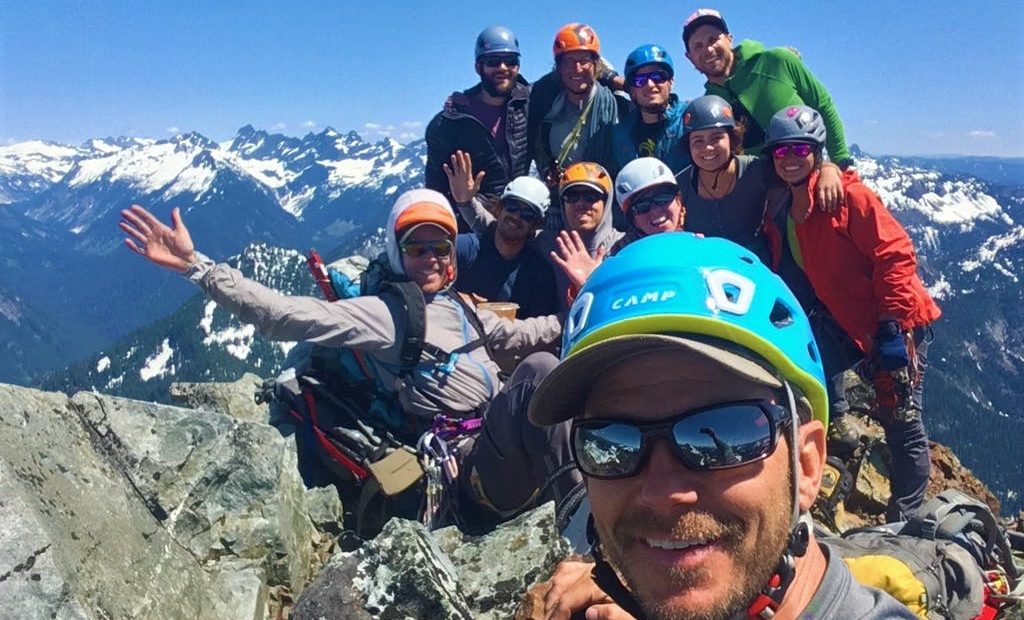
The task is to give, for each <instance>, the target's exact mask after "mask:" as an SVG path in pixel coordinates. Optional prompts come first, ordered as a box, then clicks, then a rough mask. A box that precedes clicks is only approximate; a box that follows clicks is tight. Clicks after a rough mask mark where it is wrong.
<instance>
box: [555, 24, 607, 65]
mask: <svg viewBox="0 0 1024 620" xmlns="http://www.w3.org/2000/svg"><path fill="white" fill-rule="evenodd" d="M577 50H582V51H585V52H593V53H594V54H597V55H598V56H600V55H601V40H600V39H598V38H597V33H596V32H594V29H593V28H591V27H590V26H588V25H586V24H581V23H579V22H573V23H571V24H566V25H564V26H562V27H561V28H560V29H559V30H558V33H557V34H556V35H555V45H554V52H555V60H558V57H559V56H561V55H562V54H564V53H566V52H574V51H577Z"/></svg>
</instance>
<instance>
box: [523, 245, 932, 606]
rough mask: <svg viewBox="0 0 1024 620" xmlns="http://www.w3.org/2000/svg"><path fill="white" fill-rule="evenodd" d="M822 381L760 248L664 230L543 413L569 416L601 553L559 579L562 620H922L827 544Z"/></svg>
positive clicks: (589, 310) (587, 295) (593, 317)
mask: <svg viewBox="0 0 1024 620" xmlns="http://www.w3.org/2000/svg"><path fill="white" fill-rule="evenodd" d="M824 381H825V377H824V372H823V370H822V367H821V363H820V361H819V355H818V351H817V347H816V345H815V342H814V338H813V336H812V333H811V328H810V325H809V323H808V320H807V317H806V315H804V314H803V312H802V311H801V309H800V304H799V303H798V302H797V300H796V298H795V297H794V296H793V293H792V292H790V291H789V289H788V288H786V287H785V285H784V284H782V282H781V280H779V279H778V278H777V277H776V276H775V275H774V274H772V273H771V271H770V270H769V269H768V268H767V267H765V266H764V265H763V264H762V263H761V261H759V260H757V258H756V257H755V256H754V255H753V254H752V253H750V252H749V251H748V250H745V249H743V248H742V247H740V246H738V245H736V244H734V243H732V242H730V241H727V240H725V239H717V238H710V237H708V238H704V237H698V236H696V235H692V234H689V233H681V232H680V233H665V234H658V235H651V236H648V237H645V238H643V239H641V240H639V241H637V242H635V243H632V244H630V245H629V246H627V247H626V248H624V249H623V250H622V252H620V253H619V254H618V255H616V257H615V258H613V259H611V260H609V261H606V262H605V263H603V264H602V265H601V267H599V268H598V269H597V270H596V271H595V272H594V273H593V275H592V276H591V277H590V279H589V280H588V281H587V283H586V285H585V286H584V287H583V289H582V290H581V291H580V294H579V296H578V297H577V298H576V301H575V303H574V304H573V307H572V308H571V309H570V311H569V316H568V318H567V319H566V324H565V331H564V333H563V336H562V360H561V361H560V362H559V364H558V366H556V367H555V369H554V370H552V371H551V372H550V373H549V374H548V375H547V376H546V378H545V379H544V381H542V382H541V384H540V386H538V388H537V391H536V392H535V393H534V396H533V399H532V400H531V402H530V408H529V414H528V415H529V418H530V420H531V421H532V422H533V423H534V424H538V425H556V424H560V423H563V422H565V421H568V420H571V425H572V426H571V430H570V448H571V451H572V454H573V459H574V460H575V462H576V465H577V467H578V468H579V470H580V472H581V473H582V474H583V477H584V481H585V483H586V486H587V495H588V497H589V499H590V506H591V514H592V517H591V518H592V522H591V526H592V527H591V528H589V529H590V530H591V533H592V536H593V541H594V549H593V550H594V556H595V558H596V563H595V564H587V563H583V562H568V563H563V564H562V565H561V566H560V567H559V569H558V570H557V571H556V573H555V576H554V578H553V584H552V587H551V589H550V591H549V592H548V593H547V595H546V596H545V607H546V613H547V616H546V617H547V618H548V619H549V620H551V619H561V620H566V619H568V618H569V617H570V615H571V614H573V613H576V612H579V611H582V610H586V617H587V618H590V619H594V618H628V617H636V618H657V619H679V618H697V619H703V620H726V619H729V618H761V619H768V618H775V619H776V620H781V619H795V618H815V619H816V620H821V619H839V618H869V619H874V618H878V619H882V618H885V619H889V618H913V617H914V616H913V615H912V614H911V613H910V611H909V610H908V609H907V608H905V607H903V606H902V605H900V604H899V603H897V602H896V601H895V600H894V599H892V598H891V597H889V595H888V594H885V593H884V592H881V591H879V590H876V589H873V588H869V587H866V586H862V585H860V584H858V583H857V582H855V581H854V579H853V577H852V575H851V574H850V572H849V570H848V569H847V568H846V565H845V564H844V563H843V562H842V560H841V559H840V558H839V556H838V554H836V553H832V552H831V551H830V550H829V548H828V547H827V546H825V545H823V544H821V543H819V542H818V541H817V540H816V539H815V537H814V534H813V532H812V529H811V526H812V523H811V520H810V517H809V510H810V508H811V505H812V504H813V503H814V500H815V497H816V496H817V492H818V487H819V486H820V483H821V477H822V470H823V464H824V462H825V427H826V425H827V423H828V397H827V395H826V390H825V385H824ZM620 577H621V580H620Z"/></svg>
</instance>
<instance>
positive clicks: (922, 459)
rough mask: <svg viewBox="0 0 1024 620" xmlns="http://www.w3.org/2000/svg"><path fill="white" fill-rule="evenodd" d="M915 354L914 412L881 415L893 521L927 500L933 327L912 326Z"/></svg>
mask: <svg viewBox="0 0 1024 620" xmlns="http://www.w3.org/2000/svg"><path fill="white" fill-rule="evenodd" d="M913 337H914V347H915V348H916V351H915V354H916V357H917V365H918V372H919V373H920V380H919V381H918V382H917V385H915V386H914V391H913V393H912V394H911V402H912V403H913V407H914V414H913V415H911V416H908V418H907V419H905V420H897V419H894V416H892V415H889V416H886V415H884V412H882V413H883V415H881V416H879V417H880V419H879V422H880V423H881V425H882V428H883V429H884V430H885V442H886V443H887V444H889V451H890V452H891V454H892V466H891V468H890V472H889V487H890V490H891V495H890V497H889V506H888V508H887V509H886V511H885V518H886V521H888V522H890V523H893V522H895V521H902V520H905V519H908V518H909V517H910V516H912V515H913V514H914V513H915V512H917V509H918V508H920V507H921V503H922V502H923V501H924V492H925V489H927V488H928V476H929V474H930V473H931V467H932V463H931V456H930V454H929V452H928V434H927V432H925V430H924V421H923V420H922V414H923V413H924V408H923V400H924V375H925V370H926V367H927V366H928V345H929V344H930V343H931V341H932V338H933V336H932V330H931V327H928V326H924V327H915V328H914V330H913Z"/></svg>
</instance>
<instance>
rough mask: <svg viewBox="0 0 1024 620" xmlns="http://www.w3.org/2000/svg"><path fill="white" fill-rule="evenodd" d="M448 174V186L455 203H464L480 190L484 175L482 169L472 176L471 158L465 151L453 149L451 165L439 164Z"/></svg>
mask: <svg viewBox="0 0 1024 620" xmlns="http://www.w3.org/2000/svg"><path fill="white" fill-rule="evenodd" d="M441 167H442V168H444V173H445V175H447V176H448V188H449V189H450V190H451V192H452V198H454V199H455V202H456V203H459V204H465V203H467V202H469V201H470V200H472V199H473V196H476V194H477V192H479V191H480V185H481V184H482V183H483V180H484V176H485V175H486V174H487V173H486V172H484V171H483V170H481V171H480V172H478V173H477V174H476V176H473V158H472V157H471V156H470V154H469V153H466V152H465V151H455V152H454V153H452V156H451V165H450V166H449V165H448V164H441Z"/></svg>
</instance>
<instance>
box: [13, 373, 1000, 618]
mask: <svg viewBox="0 0 1024 620" xmlns="http://www.w3.org/2000/svg"><path fill="white" fill-rule="evenodd" d="M260 384H261V381H260V380H259V378H258V377H256V376H255V375H246V376H244V377H243V378H242V379H240V380H238V381H235V382H232V383H217V384H203V383H190V384H182V383H178V384H173V385H172V386H171V388H170V392H171V398H172V399H173V400H174V402H176V403H178V404H181V405H185V406H171V405H161V404H155V403H146V402H141V401H137V400H131V399H127V398H120V397H112V396H107V395H103V394H99V393H95V392H79V393H77V394H75V395H74V396H71V397H68V396H66V395H64V394H61V393H52V392H42V391H38V390H34V389H28V388H22V387H15V386H11V385H5V384H0V610H2V613H0V616H2V617H4V618H19V619H35V618H62V619H64V618H67V619H83V620H93V619H95V620H99V619H104V620H106V619H122V618H153V619H160V620H164V619H171V620H173V619H178V618H181V619H185V618H188V619H217V620H225V619H228V620H233V619H238V620H243V619H244V620H263V619H268V620H270V619H272V620H279V619H283V618H289V617H291V618H295V619H297V620H333V619H339V620H340V619H342V618H354V619H360V618H395V619H402V618H431V619H433V618H450V619H458V620H462V619H470V618H485V619H488V620H492V619H493V620H497V619H499V618H512V617H516V618H542V617H543V609H542V603H541V600H542V597H543V592H544V584H543V582H544V581H545V580H546V579H547V578H548V576H549V575H550V574H551V572H552V570H553V569H554V567H555V565H556V564H557V563H558V561H559V560H561V559H562V558H565V557H567V556H568V555H569V553H570V545H569V542H568V541H567V540H566V539H565V538H563V536H562V535H561V534H560V533H559V532H558V530H557V528H556V518H555V511H554V507H553V505H550V504H549V505H547V506H542V507H540V508H538V509H536V510H534V511H532V512H529V513H526V514H524V515H521V516H520V517H519V518H517V519H515V520H513V521H511V522H509V523H507V524H504V525H502V526H500V527H498V528H497V529H496V530H494V531H493V532H490V533H488V534H486V535H482V536H470V535H466V534H463V533H462V532H460V531H459V530H458V529H456V528H454V527H449V528H445V529H440V530H437V531H434V532H429V531H427V530H426V529H425V528H424V527H423V526H422V525H421V524H419V523H418V522H415V521H407V520H400V519H392V520H391V521H389V522H388V523H387V525H386V526H385V527H384V530H383V531H382V532H381V533H380V534H379V535H378V536H376V537H375V538H374V539H372V540H368V541H362V540H359V539H357V538H355V537H354V535H353V534H352V533H351V532H347V531H346V530H345V527H344V524H345V522H346V518H345V517H346V515H345V512H344V510H343V506H342V503H341V501H340V500H339V495H338V493H337V491H336V489H335V488H334V487H327V488H318V489H306V488H305V487H304V486H303V483H302V480H301V478H300V477H299V475H298V470H297V464H296V463H297V456H296V452H295V443H294V441H293V439H292V437H285V436H282V434H281V432H280V431H279V430H278V428H275V427H273V426H270V425H269V424H268V423H267V422H268V421H269V415H270V413H269V412H268V410H267V407H266V405H257V404H256V403H255V402H254V400H253V394H254V392H255V391H256V390H257V389H258V388H259V386H260ZM863 438H864V440H865V442H866V443H865V446H867V449H866V450H864V451H863V458H861V459H860V461H859V465H858V466H857V467H856V469H855V471H854V472H853V473H854V477H855V482H854V488H853V490H852V491H851V493H850V496H849V499H848V501H847V502H846V504H847V506H846V510H845V511H840V512H841V514H840V515H839V516H840V517H841V518H839V519H836V521H837V522H839V523H840V527H841V528H845V527H849V526H854V525H861V524H865V523H873V522H877V521H878V520H879V513H880V512H881V511H882V510H883V509H884V506H885V499H886V496H887V493H888V484H887V479H886V470H885V458H884V457H885V445H884V440H883V439H881V438H880V437H878V433H877V430H876V429H872V428H871V425H870V424H867V423H865V425H864V428H863ZM932 457H933V461H934V464H935V467H934V474H933V480H932V486H931V488H930V490H929V495H933V494H934V493H936V492H938V491H939V490H941V489H944V488H948V487H950V486H953V487H956V488H961V489H965V490H967V491H969V492H971V493H972V494H974V495H976V496H978V497H980V498H982V499H983V500H985V501H987V502H988V503H989V504H990V505H992V506H993V508H994V509H998V501H997V500H996V498H995V497H994V496H993V495H992V494H991V493H990V492H989V491H988V490H987V489H986V488H985V487H984V485H982V484H981V483H980V482H979V481H978V480H977V479H976V478H974V476H973V475H971V473H970V472H969V471H968V470H966V469H965V468H963V467H962V466H961V465H960V463H959V461H957V459H956V457H955V456H954V455H953V454H952V453H951V452H950V451H949V450H948V449H945V448H944V447H942V446H939V445H933V447H932Z"/></svg>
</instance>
